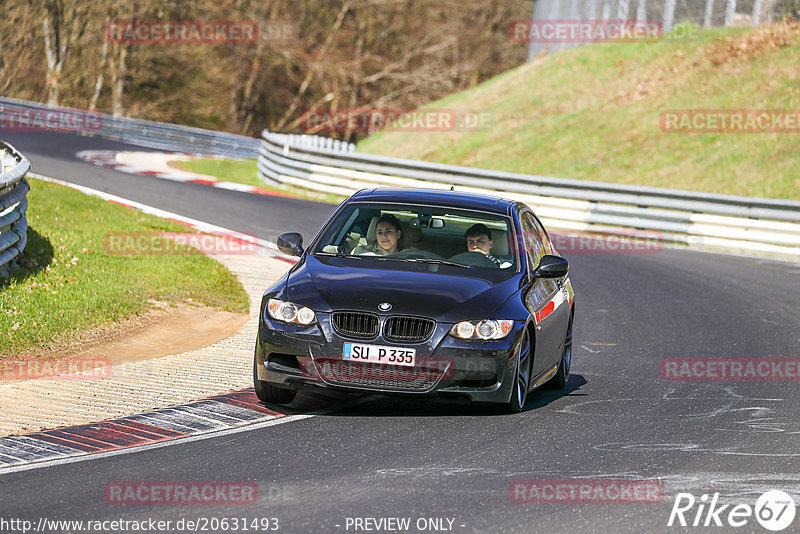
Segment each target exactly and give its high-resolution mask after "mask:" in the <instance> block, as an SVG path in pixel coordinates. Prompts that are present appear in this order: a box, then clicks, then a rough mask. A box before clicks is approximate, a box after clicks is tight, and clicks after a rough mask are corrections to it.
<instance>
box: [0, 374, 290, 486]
mask: <svg viewBox="0 0 800 534" xmlns="http://www.w3.org/2000/svg"><path fill="white" fill-rule="evenodd" d="M287 415H288V414H285V413H280V412H276V411H274V410H271V409H269V408H267V407H266V406H263V405H261V404H259V401H258V399H257V398H256V396H255V393H254V392H253V390H252V388H251V389H246V390H243V391H238V392H235V393H228V394H225V395H217V396H214V397H210V398H207V399H203V400H199V401H195V402H190V403H187V404H182V405H178V406H172V407H170V408H161V409H158V410H153V411H151V412H145V413H141V414H137V415H131V416H126V417H121V418H118V419H110V420H108V421H104V422H102V423H92V424H86V425H79V426H73V427H67V428H59V429H55V430H48V431H45V432H38V433H35V434H27V435H22V436H6V437H3V438H0V473H2V472H4V471H5V470H7V468H9V467H13V466H20V465H26V464H31V463H34V462H45V461H50V460H59V459H65V458H71V457H76V456H87V455H91V454H97V453H103V452H110V451H116V450H120V449H128V448H132V447H141V446H145V445H153V444H155V443H160V442H164V441H171V440H176V439H182V438H187V437H190V436H196V435H200V434H210V433H218V432H220V431H224V430H230V429H233V428H237V427H244V426H251V425H253V424H256V423H263V422H265V421H271V420H274V419H278V418H281V417H286V416H287Z"/></svg>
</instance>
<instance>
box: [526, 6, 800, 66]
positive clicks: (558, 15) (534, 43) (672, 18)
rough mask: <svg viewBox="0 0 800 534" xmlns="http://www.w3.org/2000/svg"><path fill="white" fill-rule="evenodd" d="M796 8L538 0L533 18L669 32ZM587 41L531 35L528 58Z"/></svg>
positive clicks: (754, 20)
mask: <svg viewBox="0 0 800 534" xmlns="http://www.w3.org/2000/svg"><path fill="white" fill-rule="evenodd" d="M799 11H800V0H537V1H536V3H535V5H534V8H533V17H532V23H533V24H535V23H536V22H537V21H561V22H564V21H572V22H577V21H582V22H586V23H589V24H592V25H594V26H595V27H596V26H597V24H598V23H599V24H601V25H602V24H603V22H604V21H630V22H631V23H634V22H652V23H657V24H658V26H659V30H660V31H661V32H663V33H668V32H670V31H672V30H673V28H674V27H675V26H676V25H678V24H681V23H684V22H691V23H692V24H694V25H695V26H698V27H702V28H713V27H721V26H748V27H759V26H762V25H764V24H771V23H773V22H777V21H780V20H782V19H783V18H784V17H787V16H793V17H798V12H799ZM586 42H592V41H587V40H585V39H584V40H582V39H563V38H561V39H558V38H555V39H546V38H545V39H530V44H529V47H528V60H529V61H532V60H533V59H535V58H537V57H539V56H540V55H542V54H545V53H553V52H557V51H559V50H564V49H567V48H572V47H574V46H578V45H580V44H584V43H586Z"/></svg>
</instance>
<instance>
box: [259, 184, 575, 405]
mask: <svg viewBox="0 0 800 534" xmlns="http://www.w3.org/2000/svg"><path fill="white" fill-rule="evenodd" d="M278 247H279V248H280V249H281V251H283V252H284V253H286V254H291V255H295V256H299V257H300V260H299V261H298V263H297V264H296V265H295V266H294V267H292V268H291V269H290V270H289V272H288V273H286V275H285V276H284V277H283V278H281V279H280V280H279V281H278V282H276V283H275V284H274V285H273V286H272V287H270V288H269V289H268V290H267V291H266V292H265V293H264V297H263V299H262V302H261V313H260V320H259V328H258V339H257V342H256V351H255V361H254V370H253V380H254V384H255V391H256V395H257V396H258V398H259V399H261V400H262V401H265V402H273V403H289V402H291V401H292V400H293V398H294V396H295V393H296V392H297V390H299V389H302V388H311V387H324V388H335V389H339V390H350V391H361V392H364V391H369V392H376V393H384V394H393V395H439V396H459V397H463V398H466V399H469V400H471V401H473V402H476V403H502V404H504V405H506V406H507V407H508V408H509V409H510V410H511V411H514V412H517V411H520V410H522V408H523V406H524V405H525V399H526V397H527V394H528V393H529V392H530V391H531V390H533V389H535V388H538V387H540V386H549V387H554V388H563V387H564V386H565V385H566V382H567V377H568V376H569V368H570V360H571V356H572V323H573V315H574V293H573V290H572V286H571V284H570V281H569V278H568V274H569V265H568V263H567V261H566V260H565V259H563V258H561V257H559V256H558V252H557V251H556V250H555V249H554V247H553V244H552V243H551V241H550V239H549V237H548V235H547V232H546V231H545V229H544V227H543V226H542V224H541V223H540V222H539V220H538V219H537V218H536V215H534V213H533V211H532V210H531V209H530V208H529V207H528V206H526V205H525V204H523V203H521V202H516V201H511V200H503V199H500V198H495V197H490V196H483V195H476V194H468V193H461V192H453V191H434V190H421V189H374V190H369V191H367V190H365V191H360V192H358V193H356V194H354V195H353V196H351V197H350V198H348V199H347V200H346V201H344V202H343V203H342V204H341V205H340V206H339V207H338V208H337V209H336V210H335V212H334V213H333V215H331V217H330V218H329V219H328V221H327V222H326V223H325V224H324V225H323V227H322V229H321V230H320V231H319V232H318V234H317V236H316V237H315V238H314V240H313V241H312V242H311V244H310V245H309V246H308V248H304V247H303V238H302V236H301V235H300V234H297V233H286V234H282V235H281V236H280V237H279V238H278Z"/></svg>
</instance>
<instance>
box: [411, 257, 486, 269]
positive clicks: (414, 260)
mask: <svg viewBox="0 0 800 534" xmlns="http://www.w3.org/2000/svg"><path fill="white" fill-rule="evenodd" d="M403 261H410V262H412V263H432V264H434V265H449V266H451V267H463V268H464V269H470V268H472V266H471V265H464V264H463V263H456V262H454V261H447V260H437V259H435V258H405V260H403Z"/></svg>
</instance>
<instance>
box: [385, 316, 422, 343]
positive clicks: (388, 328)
mask: <svg viewBox="0 0 800 534" xmlns="http://www.w3.org/2000/svg"><path fill="white" fill-rule="evenodd" d="M433 327H434V322H433V321H432V320H430V319H421V318H419V317H389V318H388V319H386V324H385V325H384V326H383V337H385V338H386V339H388V340H390V341H425V340H426V339H428V338H429V337H430V336H431V334H432V333H433Z"/></svg>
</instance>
